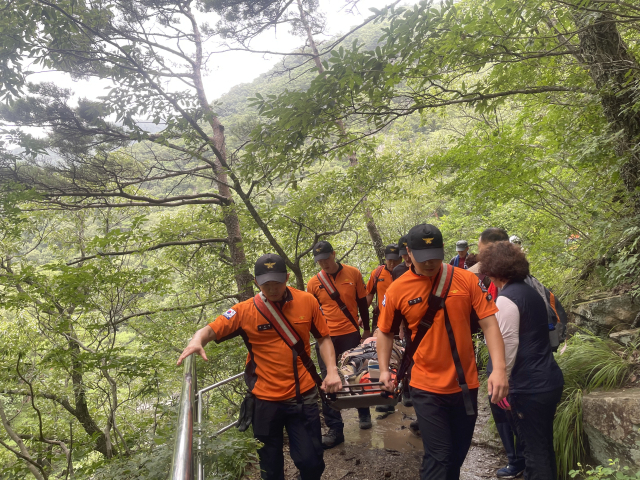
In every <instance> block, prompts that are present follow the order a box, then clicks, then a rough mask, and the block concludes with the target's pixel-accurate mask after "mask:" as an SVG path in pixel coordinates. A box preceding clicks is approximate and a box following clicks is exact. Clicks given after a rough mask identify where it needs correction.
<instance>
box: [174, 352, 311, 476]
mask: <svg viewBox="0 0 640 480" xmlns="http://www.w3.org/2000/svg"><path fill="white" fill-rule="evenodd" d="M315 344H316V342H311V343H310V346H314V345H315ZM194 355H195V354H191V355H189V356H188V357H187V358H185V359H184V375H183V379H182V391H181V393H180V410H179V413H178V426H177V432H176V440H175V444H174V447H173V459H172V460H171V471H170V473H169V480H193V472H194V468H193V466H194V465H193V460H194V455H193V424H194V421H193V419H194V410H195V413H196V418H197V422H198V425H202V411H203V408H202V394H204V393H206V392H209V391H211V390H214V389H216V388H219V387H222V386H223V385H226V384H227V383H230V382H232V381H234V380H237V379H238V378H241V377H242V376H244V372H242V373H238V374H236V375H232V376H231V377H229V378H225V379H224V380H221V381H220V382H217V383H214V384H213V385H209V386H208V387H204V388H202V389H200V390H198V389H197V377H196V359H195V356H194ZM237 423H238V420H236V421H235V422H233V423H231V424H229V425H227V426H225V427H222V428H221V429H220V430H218V431H217V432H216V433H215V434H214V436H217V435H220V434H221V433H224V432H226V431H227V430H230V429H231V428H232V427H234V426H235V425H236V424H237ZM196 471H197V472H198V473H197V478H198V480H204V465H203V462H202V436H200V437H199V438H198V455H197V463H196Z"/></svg>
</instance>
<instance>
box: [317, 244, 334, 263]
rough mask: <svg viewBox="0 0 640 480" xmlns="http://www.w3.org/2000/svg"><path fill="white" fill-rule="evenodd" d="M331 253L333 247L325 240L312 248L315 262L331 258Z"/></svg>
mask: <svg viewBox="0 0 640 480" xmlns="http://www.w3.org/2000/svg"><path fill="white" fill-rule="evenodd" d="M331 252H333V247H332V246H331V244H330V243H329V242H327V241H325V240H322V241H321V242H318V243H316V244H315V245H314V246H313V259H314V260H315V261H316V262H317V261H318V260H324V259H325V258H329V257H330V256H331Z"/></svg>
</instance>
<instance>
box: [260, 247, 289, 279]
mask: <svg viewBox="0 0 640 480" xmlns="http://www.w3.org/2000/svg"><path fill="white" fill-rule="evenodd" d="M254 273H255V276H256V283H257V284H258V285H262V284H264V283H267V282H280V283H286V281H287V265H286V264H285V263H284V260H283V259H282V257H281V256H280V255H276V254H275V253H267V254H266V255H262V256H261V257H260V258H259V259H258V260H256V266H255V269H254Z"/></svg>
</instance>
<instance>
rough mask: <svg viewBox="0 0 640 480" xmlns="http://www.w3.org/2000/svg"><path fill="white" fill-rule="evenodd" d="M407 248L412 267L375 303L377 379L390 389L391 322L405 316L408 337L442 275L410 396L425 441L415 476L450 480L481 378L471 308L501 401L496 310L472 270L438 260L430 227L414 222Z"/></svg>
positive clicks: (467, 440)
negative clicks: (377, 310)
mask: <svg viewBox="0 0 640 480" xmlns="http://www.w3.org/2000/svg"><path fill="white" fill-rule="evenodd" d="M407 252H408V254H409V256H410V257H411V261H412V266H411V269H410V270H409V271H408V272H407V273H405V274H404V275H402V276H401V277H400V278H398V279H397V280H395V281H394V282H393V283H392V284H391V286H390V287H389V288H388V289H387V292H386V295H385V298H384V299H383V301H382V304H381V307H380V319H379V320H378V329H379V330H380V334H379V335H378V341H377V348H378V362H379V364H380V381H381V382H383V383H384V384H385V385H384V387H383V388H384V389H385V390H388V391H393V390H394V387H395V386H394V385H393V383H392V381H391V374H390V372H389V358H390V355H391V346H392V344H393V330H394V327H395V325H396V324H400V322H402V321H406V322H407V324H408V327H409V329H410V330H411V334H412V341H413V342H415V339H416V333H417V331H418V327H419V325H420V324H421V323H423V325H428V323H429V322H427V319H428V314H427V307H429V304H430V303H432V302H431V301H430V298H431V297H432V296H435V297H437V296H439V295H440V293H437V294H434V292H442V291H443V289H442V285H444V283H445V282H443V281H442V279H443V276H445V274H446V277H445V278H446V279H447V282H449V283H448V290H446V291H447V292H448V293H447V294H446V298H445V300H444V301H441V299H438V301H437V303H436V302H434V305H438V309H437V310H436V311H435V316H434V317H432V324H431V326H430V327H429V328H428V329H427V330H426V334H425V335H424V337H423V338H422V340H421V341H420V342H419V343H418V345H417V350H416V352H415V355H414V356H413V360H414V365H413V369H412V373H411V400H412V402H413V406H414V408H415V411H416V415H417V417H418V423H419V424H420V432H421V436H422V442H423V444H424V457H423V461H422V467H421V469H420V478H421V479H422V480H456V479H459V478H460V467H461V466H462V463H463V462H464V459H465V457H466V455H467V452H468V450H469V447H470V446H471V438H472V437H473V429H474V427H475V423H476V418H477V412H478V409H477V406H478V387H479V386H480V383H479V382H478V371H477V369H476V361H475V351H474V345H473V339H472V337H471V317H472V313H473V312H475V315H476V317H475V318H477V319H478V320H479V322H478V323H479V325H480V327H481V328H482V330H483V332H484V336H485V339H486V341H487V346H488V348H489V352H490V354H491V358H492V359H494V360H497V361H495V362H494V370H493V373H492V374H491V376H490V377H489V380H488V391H489V393H490V394H491V395H492V399H491V400H492V402H494V403H497V402H499V401H501V400H502V399H503V398H505V397H506V395H507V393H508V391H509V384H508V381H507V372H506V364H505V350H504V342H503V340H502V335H501V333H500V328H499V326H498V322H497V320H496V316H495V313H496V312H497V311H498V309H497V308H496V305H495V303H494V302H493V300H492V299H491V297H490V296H487V294H486V293H485V292H483V290H482V289H481V288H480V286H479V285H478V278H477V277H476V276H475V275H474V274H473V273H471V272H469V271H467V270H464V269H461V268H455V267H451V266H449V265H443V260H444V242H443V239H442V234H441V233H440V230H438V228H436V227H435V226H433V225H428V224H421V225H417V226H415V227H413V228H412V229H411V230H410V231H409V234H408V235H407ZM436 287H437V288H436ZM443 305H444V307H443ZM424 328H425V327H424V326H423V327H422V330H423V331H424Z"/></svg>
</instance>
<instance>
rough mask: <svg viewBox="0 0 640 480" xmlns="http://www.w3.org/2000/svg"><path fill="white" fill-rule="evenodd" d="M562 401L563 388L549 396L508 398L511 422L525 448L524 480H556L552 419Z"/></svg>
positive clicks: (535, 395)
mask: <svg viewBox="0 0 640 480" xmlns="http://www.w3.org/2000/svg"><path fill="white" fill-rule="evenodd" d="M561 397H562V387H559V388H557V389H555V390H551V391H550V392H541V393H512V394H511V395H509V403H510V404H511V410H510V411H509V420H510V421H511V422H512V425H513V426H514V429H515V431H516V434H517V436H518V439H520V440H521V441H522V443H523V446H524V461H525V469H524V478H525V480H556V479H557V478H558V473H557V467H556V453H555V451H554V449H553V418H554V417H555V415H556V408H557V407H558V403H559V402H560V398H561Z"/></svg>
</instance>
